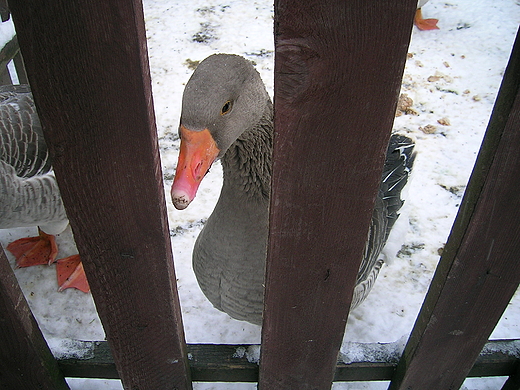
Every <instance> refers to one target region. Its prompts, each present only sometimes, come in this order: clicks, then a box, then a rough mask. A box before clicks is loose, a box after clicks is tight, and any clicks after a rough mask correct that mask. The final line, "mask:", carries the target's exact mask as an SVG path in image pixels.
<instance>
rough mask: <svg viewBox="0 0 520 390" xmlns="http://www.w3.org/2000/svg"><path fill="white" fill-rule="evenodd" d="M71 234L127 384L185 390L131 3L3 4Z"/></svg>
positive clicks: (140, 46) (145, 75)
mask: <svg viewBox="0 0 520 390" xmlns="http://www.w3.org/2000/svg"><path fill="white" fill-rule="evenodd" d="M9 4H10V7H11V12H12V16H13V20H14V22H15V25H16V30H17V33H18V39H19V43H20V48H21V50H22V53H23V56H24V60H25V63H26V69H27V74H28V77H29V81H30V83H31V86H32V89H33V94H34V98H35V102H36V104H37V107H38V111H39V114H40V117H41V122H42V125H43V128H44V132H45V139H46V141H47V143H48V145H49V149H50V150H51V153H52V157H53V165H54V170H55V173H56V177H57V180H58V183H59V185H60V190H61V195H62V198H63V202H64V204H65V206H66V210H67V214H68V217H69V219H70V224H71V226H72V230H73V232H74V236H75V239H76V243H77V246H78V249H79V252H80V255H81V257H82V259H83V263H84V267H85V270H86V272H87V276H88V279H89V282H90V286H91V289H92V294H93V296H94V300H95V302H96V307H97V309H98V312H99V315H100V317H101V320H102V322H103V326H104V328H105V331H106V334H107V338H108V341H109V343H110V348H111V351H112V353H113V355H114V359H115V362H116V366H117V369H118V371H119V374H120V376H121V379H122V381H123V384H124V386H125V388H126V389H139V390H143V389H153V390H156V389H189V388H191V382H190V379H189V368H188V364H187V355H186V347H185V343H184V332H183V327H182V319H181V314H180V307H179V300H178V296H177V289H176V284H175V281H176V278H175V273H174V268H173V258H172V253H171V246H170V237H169V232H168V221H167V216H166V203H165V199H164V191H163V187H162V174H161V168H160V160H159V153H158V144H157V135H156V131H155V117H154V113H153V103H152V93H151V83H150V74H149V68H148V57H147V47H146V36H145V28H144V20H143V9H142V4H141V2H140V1H139V0H132V1H128V0H114V1H109V2H107V1H104V0H92V1H88V2H85V1H81V0H54V1H47V2H41V1H35V0H13V1H10V3H9Z"/></svg>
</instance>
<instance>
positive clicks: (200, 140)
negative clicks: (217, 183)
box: [171, 125, 220, 210]
mask: <svg viewBox="0 0 520 390" xmlns="http://www.w3.org/2000/svg"><path fill="white" fill-rule="evenodd" d="M180 135H181V150H180V152H179V161H178V162H177V170H176V172H175V180H174V181H173V185H172V190H171V195H172V202H173V205H174V206H175V208H176V209H178V210H183V209H185V208H186V207H188V205H189V204H190V203H191V201H192V200H193V199H194V198H195V195H196V194H197V189H198V188H199V185H200V182H201V181H202V179H203V178H204V176H205V175H206V173H208V170H209V167H210V166H211V164H213V162H214V161H215V159H216V158H217V156H218V154H219V152H220V150H219V148H218V147H217V144H216V143H215V140H214V139H213V137H212V136H211V134H210V132H209V130H208V129H204V130H202V131H192V130H188V129H187V128H186V127H184V126H183V125H181V126H180Z"/></svg>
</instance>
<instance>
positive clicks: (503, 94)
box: [390, 36, 520, 390]
mask: <svg viewBox="0 0 520 390" xmlns="http://www.w3.org/2000/svg"><path fill="white" fill-rule="evenodd" d="M518 150H520V42H519V38H518V36H517V40H516V43H515V45H514V47H513V51H512V54H511V59H510V62H509V65H508V67H507V69H506V72H505V74H504V79H503V82H502V86H501V88H500V91H499V94H498V97H497V101H496V104H495V108H494V110H493V113H492V115H491V119H490V123H489V126H488V129H487V131H486V135H485V138H484V141H483V143H482V147H481V150H480V153H479V156H478V158H477V162H476V165H475V168H474V170H473V173H472V175H471V179H470V181H469V184H468V187H467V190H466V193H465V195H464V198H463V202H462V204H461V206H460V210H459V212H458V215H457V218H456V220H455V223H454V225H453V228H452V232H451V234H450V237H449V239H448V242H447V244H446V247H445V249H444V251H443V255H442V258H441V260H440V263H439V266H438V267H437V271H436V273H435V275H434V278H433V280H432V283H431V286H430V290H429V291H428V294H427V296H426V298H425V301H424V303H423V307H422V309H421V312H420V314H419V316H418V318H417V320H416V323H415V326H414V329H413V331H412V334H411V336H410V339H409V341H408V344H407V346H406V349H405V351H404V354H403V357H402V359H401V362H400V363H399V366H398V370H397V372H396V376H395V378H394V381H393V382H392V385H391V386H390V389H392V390H396V389H458V388H459V387H460V386H461V385H462V383H463V381H464V379H465V378H466V375H467V373H468V372H469V370H470V369H471V366H472V365H473V362H474V360H475V359H476V357H477V356H478V354H479V352H480V351H481V349H482V347H483V346H484V344H485V342H486V341H487V339H488V338H489V336H490V334H491V332H492V331H493V329H494V327H495V325H496V324H497V322H498V321H499V319H500V317H501V315H502V313H503V311H504V310H505V309H506V307H507V305H508V303H509V301H510V300H511V298H512V296H513V294H514V293H515V291H516V290H517V288H518V284H519V282H520V262H519V261H518V254H519V253H520V197H519V196H518V194H519V193H520V182H519V181H518V177H520V154H519V153H518Z"/></svg>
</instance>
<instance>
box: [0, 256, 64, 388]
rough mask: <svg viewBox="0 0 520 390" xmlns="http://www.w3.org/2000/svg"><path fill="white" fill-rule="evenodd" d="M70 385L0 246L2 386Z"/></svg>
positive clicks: (59, 386)
mask: <svg viewBox="0 0 520 390" xmlns="http://www.w3.org/2000/svg"><path fill="white" fill-rule="evenodd" d="M68 388H69V387H68V386H67V383H66V382H65V379H64V377H63V375H62V373H61V371H60V369H59V368H58V364H57V362H56V360H55V359H54V357H53V356H52V354H51V351H50V350H49V347H47V343H46V342H45V340H44V338H43V335H42V333H41V331H40V328H39V327H38V324H37V323H36V320H35V319H34V317H33V315H32V313H31V309H29V305H28V304H27V301H26V300H25V297H24V296H23V293H22V290H21V289H20V286H19V285H18V281H17V280H16V277H15V275H14V273H13V270H12V269H11V266H10V264H9V260H7V257H6V256H5V253H4V251H3V250H2V248H0V389H5V390H13V389H41V390H65V389H68Z"/></svg>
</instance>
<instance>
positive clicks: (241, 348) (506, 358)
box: [58, 340, 520, 382]
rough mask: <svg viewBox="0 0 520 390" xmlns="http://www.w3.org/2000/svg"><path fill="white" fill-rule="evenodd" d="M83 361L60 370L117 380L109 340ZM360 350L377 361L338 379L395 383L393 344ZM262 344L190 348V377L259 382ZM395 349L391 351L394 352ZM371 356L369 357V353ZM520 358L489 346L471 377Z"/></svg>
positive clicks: (81, 344)
mask: <svg viewBox="0 0 520 390" xmlns="http://www.w3.org/2000/svg"><path fill="white" fill-rule="evenodd" d="M76 347H77V348H78V350H81V351H82V352H81V354H82V355H84V357H83V358H67V357H61V358H58V366H59V367H60V369H61V371H62V373H63V375H65V376H66V377H77V378H105V379H118V378H119V374H118V373H117V370H116V366H115V363H114V359H113V357H112V354H111V353H110V347H109V346H108V343H107V342H105V341H77V344H76ZM352 347H353V348H355V349H356V350H359V349H363V350H366V351H370V356H378V359H377V360H376V359H374V360H370V359H368V357H367V358H366V359H359V360H355V361H349V362H348V363H346V362H343V361H341V359H342V357H341V355H340V360H339V361H338V363H337V364H336V370H335V377H334V381H337V382H346V381H348V382H354V381H382V380H391V379H392V376H393V374H394V370H395V368H396V366H397V362H398V360H399V356H400V355H399V352H398V351H396V350H395V348H389V344H379V343H368V344H365V343H352ZM259 349H260V345H250V344H244V345H231V344H188V345H187V351H188V361H189V366H190V370H191V377H192V380H193V381H196V382H258V364H257V363H256V359H257V356H258V352H259ZM389 350H390V351H389ZM367 356H368V354H367ZM519 357H520V340H493V341H490V342H488V343H487V344H486V345H485V346H484V349H483V350H482V352H481V353H480V355H479V357H478V358H477V360H476V362H475V364H474V365H473V367H472V369H471V370H470V372H469V375H468V377H488V376H510V375H513V374H514V373H515V372H516V364H517V362H518V358H519Z"/></svg>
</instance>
